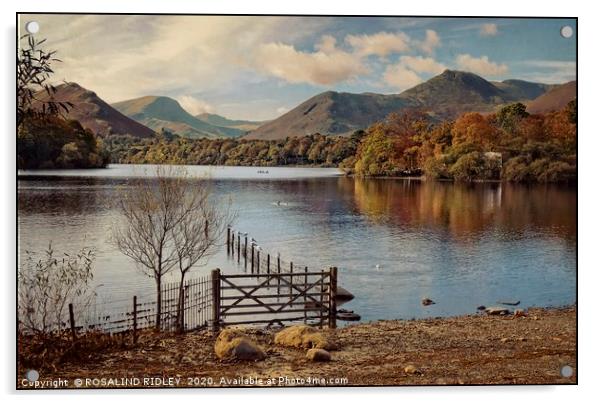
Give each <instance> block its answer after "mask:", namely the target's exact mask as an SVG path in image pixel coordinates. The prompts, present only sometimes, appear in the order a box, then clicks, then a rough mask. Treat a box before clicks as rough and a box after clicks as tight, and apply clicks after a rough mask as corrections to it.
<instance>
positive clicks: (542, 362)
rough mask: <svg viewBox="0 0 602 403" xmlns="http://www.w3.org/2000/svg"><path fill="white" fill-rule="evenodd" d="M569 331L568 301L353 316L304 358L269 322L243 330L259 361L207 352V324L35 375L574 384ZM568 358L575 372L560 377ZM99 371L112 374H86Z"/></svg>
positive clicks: (210, 340)
mask: <svg viewBox="0 0 602 403" xmlns="http://www.w3.org/2000/svg"><path fill="white" fill-rule="evenodd" d="M576 330H577V325H576V308H575V307H574V306H572V307H566V308H554V309H540V308H531V309H529V310H528V311H527V315H526V316H525V317H512V316H487V315H483V314H478V315H468V316H460V317H454V318H434V319H420V320H387V321H377V322H370V323H359V324H353V325H350V326H345V327H340V328H338V329H335V330H326V329H325V330H324V332H325V333H326V334H327V335H328V336H329V337H330V338H331V339H332V340H335V341H336V343H337V344H338V345H339V349H338V350H336V351H332V352H331V354H332V361H330V362H310V361H308V360H307V358H306V357H305V351H304V350H302V349H295V348H288V347H282V346H278V345H275V344H273V334H274V331H268V330H261V329H247V330H246V333H247V334H248V335H249V336H250V337H251V338H252V339H254V340H255V341H256V342H257V343H258V344H259V345H260V346H261V347H262V348H263V349H264V350H265V351H266V353H267V358H266V359H265V360H263V361H259V362H220V361H219V360H218V359H217V358H216V356H215V354H214V351H213V345H214V340H215V336H214V335H213V334H212V333H210V332H207V331H200V332H193V333H188V334H186V335H181V336H179V335H165V334H163V335H161V336H157V335H143V336H142V337H141V339H140V342H139V344H138V345H137V346H136V347H127V348H116V349H114V350H113V351H106V352H104V353H102V354H97V355H94V356H90V357H89V358H88V359H87V360H86V361H85V362H78V363H77V364H76V363H65V364H64V365H61V367H60V368H57V369H56V371H53V372H54V373H52V374H40V375H41V378H40V379H44V378H55V377H61V378H62V379H67V380H69V385H68V387H73V381H74V380H75V379H76V378H77V379H82V380H83V382H84V384H83V385H82V386H84V387H85V386H86V382H88V386H97V387H98V386H100V387H114V386H117V387H123V386H144V385H143V384H140V385H135V384H129V385H128V384H127V383H125V384H124V382H126V381H127V379H132V378H138V379H143V378H145V379H146V382H150V383H152V384H153V385H152V386H199V387H200V386H229V385H230V386H248V385H252V386H257V385H259V386H264V385H268V386H270V385H278V386H292V385H297V386H298V385H307V384H310V383H314V384H324V385H334V386H341V385H345V384H346V385H450V384H455V385H457V384H460V385H469V384H549V383H554V384H556V383H567V384H575V383H576ZM567 365H568V366H570V368H571V369H572V374H571V375H570V376H563V374H562V373H561V369H562V368H563V367H564V366H567ZM565 371H568V369H567V368H565ZM567 374H568V373H565V375H567ZM100 378H105V379H112V380H113V381H112V383H110V384H105V385H99V384H96V385H94V384H93V383H92V382H98V381H86V379H100ZM145 379H143V380H142V381H135V382H134V381H131V380H130V381H129V382H134V383H136V382H144V381H145ZM148 379H151V380H150V381H148ZM153 379H154V380H153ZM170 380H171V381H170ZM175 380H178V381H177V382H178V383H177V384H172V385H170V384H169V382H172V383H173V382H175ZM106 382H107V381H105V383H106ZM20 386H21V387H22V385H20ZM146 386H151V385H150V384H149V383H147V384H146Z"/></svg>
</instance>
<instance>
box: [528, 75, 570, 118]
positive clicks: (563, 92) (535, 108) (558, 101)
mask: <svg viewBox="0 0 602 403" xmlns="http://www.w3.org/2000/svg"><path fill="white" fill-rule="evenodd" d="M575 98H577V82H576V81H569V82H568V83H565V84H562V85H559V86H556V87H555V88H552V89H551V90H550V91H548V92H546V93H545V94H543V95H541V96H539V97H537V98H535V99H534V100H533V101H531V102H529V103H527V111H528V112H529V113H545V112H550V111H556V110H560V109H563V108H564V107H565V106H566V105H567V104H568V103H569V102H571V101H572V100H573V99H575Z"/></svg>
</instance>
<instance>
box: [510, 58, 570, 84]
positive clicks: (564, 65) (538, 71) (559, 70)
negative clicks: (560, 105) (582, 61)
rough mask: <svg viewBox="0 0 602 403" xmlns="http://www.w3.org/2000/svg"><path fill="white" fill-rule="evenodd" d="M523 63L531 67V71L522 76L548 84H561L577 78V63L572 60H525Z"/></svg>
mask: <svg viewBox="0 0 602 403" xmlns="http://www.w3.org/2000/svg"><path fill="white" fill-rule="evenodd" d="M521 64H522V65H525V66H528V67H529V73H527V74H525V73H523V74H522V75H521V77H522V78H524V79H526V80H532V81H536V82H541V83H546V84H559V83H565V82H567V81H572V80H575V78H576V76H577V63H576V62H575V61H570V60H525V61H524V62H523V63H521Z"/></svg>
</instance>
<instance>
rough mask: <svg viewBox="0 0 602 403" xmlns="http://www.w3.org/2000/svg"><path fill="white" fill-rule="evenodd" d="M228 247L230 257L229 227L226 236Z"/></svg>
mask: <svg viewBox="0 0 602 403" xmlns="http://www.w3.org/2000/svg"><path fill="white" fill-rule="evenodd" d="M226 245H227V249H228V255H230V227H228V234H227V235H226Z"/></svg>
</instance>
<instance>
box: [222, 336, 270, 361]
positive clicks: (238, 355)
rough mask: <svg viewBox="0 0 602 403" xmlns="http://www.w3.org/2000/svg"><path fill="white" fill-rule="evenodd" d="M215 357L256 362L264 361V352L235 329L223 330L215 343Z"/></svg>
mask: <svg viewBox="0 0 602 403" xmlns="http://www.w3.org/2000/svg"><path fill="white" fill-rule="evenodd" d="M214 350H215V355H216V356H217V357H218V358H219V359H220V360H240V361H258V360H263V359H265V357H266V355H265V352H264V351H263V350H262V349H261V348H260V347H259V346H258V345H257V344H255V343H254V342H253V341H252V340H251V339H249V338H248V337H247V336H246V335H245V334H244V333H242V332H240V331H238V330H236V329H224V330H222V331H221V333H220V334H219V336H218V337H217V340H216V341H215V346H214Z"/></svg>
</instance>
